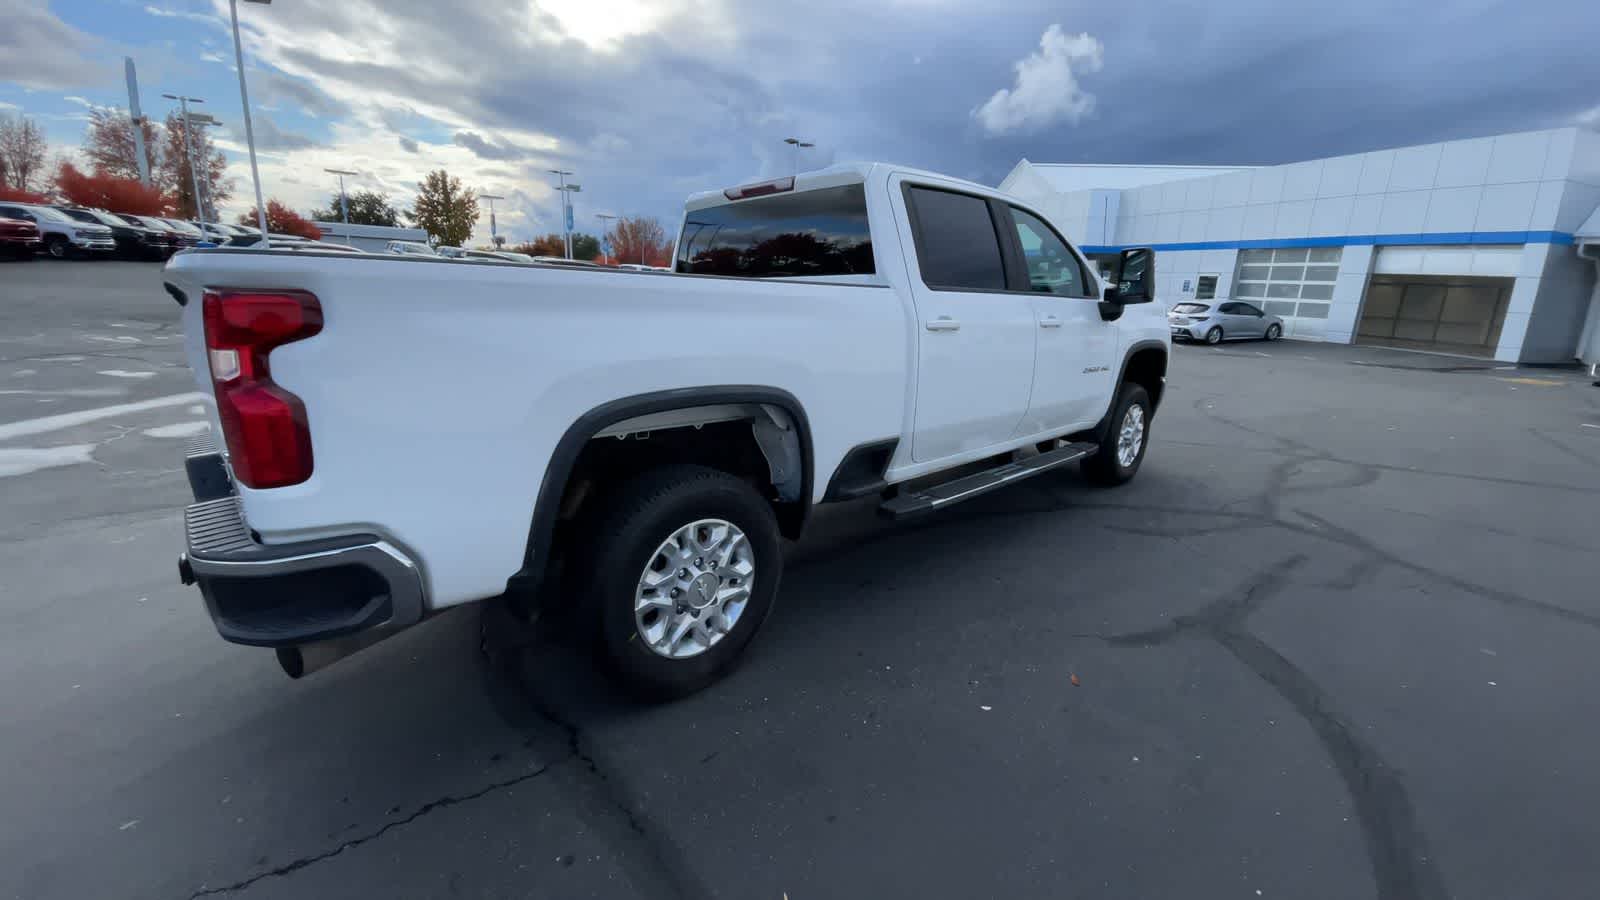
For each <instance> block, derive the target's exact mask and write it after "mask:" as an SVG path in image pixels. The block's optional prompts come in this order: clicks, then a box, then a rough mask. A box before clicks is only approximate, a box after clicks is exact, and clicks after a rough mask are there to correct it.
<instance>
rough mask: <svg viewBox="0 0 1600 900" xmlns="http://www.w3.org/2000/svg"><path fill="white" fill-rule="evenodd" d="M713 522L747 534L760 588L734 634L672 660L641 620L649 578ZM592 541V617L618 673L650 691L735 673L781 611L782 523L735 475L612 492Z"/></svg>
mask: <svg viewBox="0 0 1600 900" xmlns="http://www.w3.org/2000/svg"><path fill="white" fill-rule="evenodd" d="M709 518H715V519H723V520H725V521H727V522H730V523H732V524H733V525H735V526H737V527H738V528H739V529H740V530H741V531H743V532H744V534H745V537H746V538H747V539H748V541H749V546H750V550H751V555H752V562H753V564H754V566H755V575H754V584H753V586H752V587H751V590H750V596H749V599H748V600H746V601H745V607H744V609H743V610H742V611H741V612H740V614H739V615H738V617H737V619H736V621H734V623H733V627H732V629H731V630H729V631H728V632H727V633H725V634H723V635H722V637H721V638H720V639H717V640H715V641H714V642H713V643H712V645H711V646H710V647H709V648H707V649H705V650H703V651H701V652H700V653H699V654H698V655H695V656H690V657H686V658H679V659H674V658H669V657H667V656H663V655H661V654H659V653H657V652H656V651H655V650H652V649H651V648H650V647H649V646H648V644H647V642H646V640H645V638H644V636H643V635H642V634H641V633H640V630H639V624H638V622H637V621H636V619H635V616H634V602H635V596H636V593H637V590H638V587H639V578H640V575H641V574H642V573H643V572H644V570H645V568H646V567H647V566H649V565H650V564H651V561H652V557H654V555H655V552H656V549H657V548H658V547H659V546H660V545H661V544H662V542H663V541H665V540H667V539H668V538H670V537H671V536H672V534H673V533H674V532H675V531H677V530H678V529H680V528H682V527H683V526H685V525H688V524H690V523H693V522H695V521H697V520H699V519H709ZM586 537H587V540H586V541H585V543H587V544H588V545H589V547H590V552H589V553H587V554H584V560H583V562H582V563H581V565H583V566H584V567H585V568H586V569H587V574H588V576H589V577H588V582H587V583H588V588H587V590H586V591H585V595H586V597H585V601H586V604H587V605H588V607H589V609H588V610H587V612H589V613H590V615H588V616H585V617H584V618H586V619H587V620H588V621H589V622H592V623H593V624H594V625H595V626H596V627H597V629H598V635H597V636H598V638H599V644H600V650H601V652H602V654H603V656H604V659H605V661H606V663H607V664H608V668H609V669H610V670H611V672H612V674H614V675H615V676H616V677H617V679H618V680H619V681H620V682H621V683H622V685H623V686H624V687H625V688H627V689H628V690H630V691H631V692H633V693H635V694H637V695H639V696H641V697H644V698H646V699H651V700H667V699H672V698H675V697H683V696H686V695H688V694H692V693H694V692H695V691H698V690H701V689H702V688H705V687H706V686H708V685H710V684H712V683H713V682H715V681H717V680H718V679H720V678H721V677H723V676H724V675H726V674H727V673H728V672H729V671H730V670H732V668H733V666H734V664H735V662H736V661H737V660H738V658H739V656H740V655H741V654H742V653H743V651H744V649H745V648H746V647H747V646H748V645H749V644H750V641H751V640H752V639H754V638H755V635H756V632H757V631H758V630H760V628H761V624H762V622H764V621H765V620H766V618H767V616H768V614H770V613H771V612H772V603H773V598H775V597H776V596H777V593H778V581H779V579H780V578H781V577H782V574H783V546H782V540H781V537H780V535H779V531H778V521H777V518H776V517H775V516H774V515H773V512H772V506H771V505H770V504H769V503H768V502H767V501H766V499H764V498H763V497H762V496H761V494H759V493H758V492H757V491H756V490H755V488H753V487H751V486H750V485H749V484H748V483H746V482H744V481H742V480H740V479H738V478H735V477H734V476H732V475H729V474H728V473H726V472H721V471H718V470H716V469H710V468H706V467H704V466H691V465H672V466H664V467H662V468H659V469H655V470H652V471H650V472H646V473H644V474H643V475H640V476H638V477H636V478H634V479H633V480H632V481H631V482H629V483H627V484H625V485H623V486H621V487H620V488H619V489H618V490H617V491H616V492H615V493H614V494H612V495H611V499H610V501H609V502H608V503H607V508H606V509H605V510H604V511H603V512H601V513H600V515H599V517H598V522H597V523H596V524H595V525H594V526H593V528H592V529H589V531H588V535H587V536H586ZM577 574H579V575H580V577H581V576H582V573H577ZM708 621H709V619H708ZM647 624H648V623H647Z"/></svg>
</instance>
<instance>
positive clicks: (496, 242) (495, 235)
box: [478, 194, 505, 249]
mask: <svg viewBox="0 0 1600 900" xmlns="http://www.w3.org/2000/svg"><path fill="white" fill-rule="evenodd" d="M478 199H479V200H487V201H489V246H491V247H494V248H495V249H499V247H500V234H499V225H498V224H497V223H496V222H495V219H494V202H495V201H496V200H504V199H505V198H504V197H502V196H500V195H499V194H479V195H478Z"/></svg>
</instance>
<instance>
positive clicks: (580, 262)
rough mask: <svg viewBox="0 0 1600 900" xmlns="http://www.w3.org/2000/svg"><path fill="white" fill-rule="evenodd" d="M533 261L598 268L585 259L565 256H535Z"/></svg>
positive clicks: (545, 264) (554, 264) (581, 267)
mask: <svg viewBox="0 0 1600 900" xmlns="http://www.w3.org/2000/svg"><path fill="white" fill-rule="evenodd" d="M533 261H534V262H536V263H538V264H539V265H542V266H571V267H573V268H579V269H598V268H600V267H599V266H597V265H595V264H594V263H592V262H589V261H588V260H586V259H567V258H566V257H565V256H535V257H533Z"/></svg>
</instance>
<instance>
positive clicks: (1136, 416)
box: [1117, 403, 1144, 469]
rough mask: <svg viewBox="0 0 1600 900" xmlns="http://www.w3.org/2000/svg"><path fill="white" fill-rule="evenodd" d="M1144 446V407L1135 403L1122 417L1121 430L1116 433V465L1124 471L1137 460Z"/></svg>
mask: <svg viewBox="0 0 1600 900" xmlns="http://www.w3.org/2000/svg"><path fill="white" fill-rule="evenodd" d="M1143 446H1144V407H1142V406H1140V405H1139V404H1137V403H1135V404H1133V405H1132V406H1130V407H1128V411H1127V412H1126V413H1124V414H1123V416H1122V428H1121V429H1120V430H1119V431H1118V432H1117V465H1120V466H1122V467H1123V468H1124V469H1126V468H1128V467H1129V466H1131V465H1133V463H1134V461H1135V460H1137V459H1138V458H1139V450H1140V448H1142V447H1143Z"/></svg>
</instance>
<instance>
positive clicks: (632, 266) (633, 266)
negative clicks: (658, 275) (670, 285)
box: [617, 263, 672, 272]
mask: <svg viewBox="0 0 1600 900" xmlns="http://www.w3.org/2000/svg"><path fill="white" fill-rule="evenodd" d="M617 268H619V269H627V270H628V271H630V272H671V271H672V269H671V268H669V267H667V266H647V265H645V264H644V263H618V264H617Z"/></svg>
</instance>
